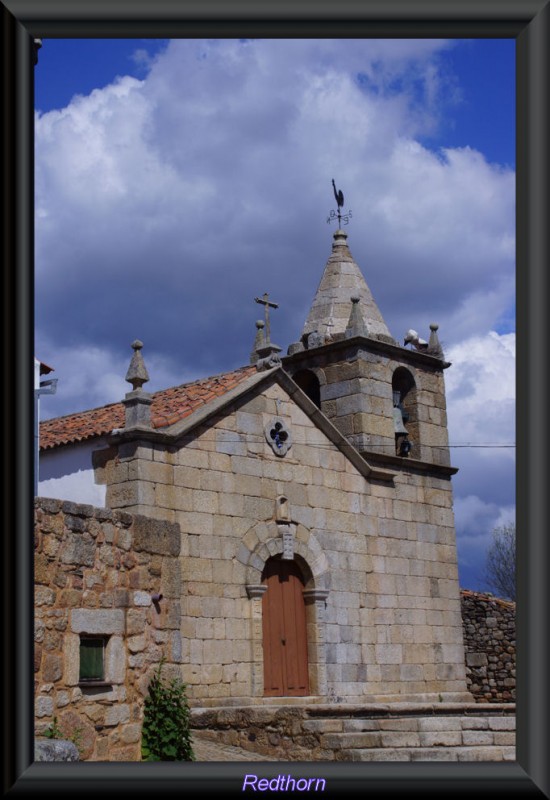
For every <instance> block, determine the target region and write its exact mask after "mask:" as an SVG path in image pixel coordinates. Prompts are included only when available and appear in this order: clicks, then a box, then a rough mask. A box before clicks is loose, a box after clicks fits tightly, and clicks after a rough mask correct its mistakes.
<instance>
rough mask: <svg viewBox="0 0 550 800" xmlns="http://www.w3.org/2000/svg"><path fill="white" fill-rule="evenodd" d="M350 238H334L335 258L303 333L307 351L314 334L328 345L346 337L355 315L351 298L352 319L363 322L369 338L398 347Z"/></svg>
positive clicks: (338, 235) (337, 235) (340, 235)
mask: <svg viewBox="0 0 550 800" xmlns="http://www.w3.org/2000/svg"><path fill="white" fill-rule="evenodd" d="M347 238H348V237H347V234H346V233H344V231H343V230H337V231H336V232H335V234H334V241H333V244H332V254H331V256H330V257H329V259H328V261H327V265H326V267H325V271H324V273H323V277H322V278H321V283H320V284H319V288H318V289H317V293H316V295H315V297H314V299H313V303H312V306H311V309H310V311H309V314H308V317H307V319H306V322H305V325H304V328H303V331H302V341H303V342H305V343H306V347H307V339H308V337H309V336H310V334H312V333H314V332H316V333H317V335H318V336H319V337H321V338H322V340H323V341H328V340H329V338H330V337H335V335H336V337H335V338H341V337H342V336H344V335H345V333H346V329H347V328H348V323H349V320H350V314H351V312H352V301H351V298H352V297H353V298H354V300H355V298H358V301H357V303H356V305H357V307H356V309H355V310H354V314H353V316H354V318H356V319H361V320H362V321H363V323H364V326H365V329H366V331H367V332H368V333H367V335H368V336H370V337H372V338H375V339H382V340H383V341H387V342H391V343H395V340H394V339H393V337H392V336H391V334H390V332H389V330H388V327H387V325H386V323H385V322H384V319H383V317H382V314H381V313H380V311H379V309H378V306H377V305H376V303H375V302H374V298H373V296H372V294H371V291H370V289H369V287H368V286H367V283H366V281H365V279H364V277H363V275H362V274H361V270H360V269H359V267H358V265H357V264H356V263H355V261H354V259H353V256H352V254H351V252H350V250H349V247H348V245H347ZM354 305H355V303H354Z"/></svg>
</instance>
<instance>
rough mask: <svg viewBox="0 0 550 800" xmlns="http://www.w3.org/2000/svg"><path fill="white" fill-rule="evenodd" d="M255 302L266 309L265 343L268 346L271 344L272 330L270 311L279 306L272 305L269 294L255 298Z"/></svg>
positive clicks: (276, 304)
mask: <svg viewBox="0 0 550 800" xmlns="http://www.w3.org/2000/svg"><path fill="white" fill-rule="evenodd" d="M254 302H255V303H261V305H263V306H264V308H265V341H266V344H268V343H269V342H271V330H270V328H269V309H270V308H279V304H278V303H272V302H271V301H270V300H269V295H268V294H267V292H265V293H264V296H263V297H255V298H254Z"/></svg>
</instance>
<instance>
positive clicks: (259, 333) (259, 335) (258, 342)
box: [250, 319, 265, 364]
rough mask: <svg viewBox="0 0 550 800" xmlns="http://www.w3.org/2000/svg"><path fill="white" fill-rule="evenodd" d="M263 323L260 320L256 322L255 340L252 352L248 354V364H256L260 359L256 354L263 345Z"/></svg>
mask: <svg viewBox="0 0 550 800" xmlns="http://www.w3.org/2000/svg"><path fill="white" fill-rule="evenodd" d="M264 328H265V322H264V321H263V320H261V319H259V320H257V321H256V338H255V339H254V347H253V348H252V352H251V353H250V363H251V364H256V363H257V362H258V359H259V358H260V356H259V354H258V350H261V348H262V347H263V346H264V345H265V332H264Z"/></svg>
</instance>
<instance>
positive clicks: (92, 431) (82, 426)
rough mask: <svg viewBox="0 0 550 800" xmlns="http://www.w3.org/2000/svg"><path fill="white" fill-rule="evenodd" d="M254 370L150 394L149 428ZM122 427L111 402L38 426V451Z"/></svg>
mask: <svg viewBox="0 0 550 800" xmlns="http://www.w3.org/2000/svg"><path fill="white" fill-rule="evenodd" d="M255 372H256V367H254V366H247V367H241V368H240V369H236V370H235V371H234V372H225V373H223V374H221V375H214V376H212V377H210V378H201V379H200V380H198V381H194V382H193V383H184V384H182V385H181V386H173V387H171V388H170V389H163V390H162V391H160V392H154V393H153V394H152V398H153V404H152V406H151V418H152V424H153V428H164V427H166V426H167V425H173V424H174V423H175V422H178V421H179V420H180V419H183V418H184V417H187V416H189V414H192V413H193V411H195V410H196V409H197V408H199V407H200V406H204V405H206V404H207V403H209V402H210V401H211V400H214V399H216V398H218V397H223V395H224V394H227V392H229V391H230V390H231V389H234V388H235V387H236V386H238V385H239V384H240V383H242V382H243V381H244V380H246V378H249V377H250V376H251V375H254V374H255ZM123 427H124V406H123V404H122V403H111V404H110V405H108V406H101V408H92V409H90V410H89V411H79V412H78V413H76V414H68V415H67V416H65V417H56V418H55V419H48V420H45V421H44V422H41V423H40V449H41V450H48V449H50V448H52V447H59V446H60V445H64V444H72V443H74V442H83V441H86V440H87V439H92V438H93V437H94V436H104V435H105V434H108V433H110V432H111V431H112V430H114V429H115V428H123Z"/></svg>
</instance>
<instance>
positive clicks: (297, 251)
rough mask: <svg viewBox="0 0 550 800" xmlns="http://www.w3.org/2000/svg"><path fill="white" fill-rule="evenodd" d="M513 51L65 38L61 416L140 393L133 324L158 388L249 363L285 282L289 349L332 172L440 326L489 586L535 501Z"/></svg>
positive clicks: (53, 357) (45, 320)
mask: <svg viewBox="0 0 550 800" xmlns="http://www.w3.org/2000/svg"><path fill="white" fill-rule="evenodd" d="M514 48H515V43H514V41H513V40H499V39H495V40H490V39H484V40H445V41H442V40H441V41H440V40H392V41H385V40H340V41H338V40H335V41H332V40H263V41H262V40H254V41H247V42H239V41H231V40H227V41H225V40H221V41H201V40H188V41H186V40H178V41H168V40H163V41H151V40H135V41H134V40H116V39H109V40H85V39H83V40H80V39H79V40H48V39H46V40H44V42H43V47H42V49H41V50H40V53H39V63H38V66H37V68H36V73H35V76H36V90H35V98H36V109H37V115H36V354H37V356H38V357H39V358H40V359H41V360H43V361H45V362H46V363H48V364H51V365H52V366H53V367H55V370H56V371H55V375H56V377H58V378H59V385H58V392H57V394H56V395H55V396H53V397H47V398H45V399H44V401H43V403H42V410H41V413H42V416H43V417H49V416H58V415H61V414H65V413H70V412H71V411H75V410H79V409H83V408H89V407H93V406H97V405H102V404H105V403H109V402H114V401H117V400H119V399H120V398H121V397H122V396H123V394H124V392H125V391H126V389H127V385H126V384H125V383H124V374H125V372H126V368H127V364H128V362H129V358H130V354H131V351H130V348H129V344H130V342H131V341H132V340H133V339H135V338H140V339H142V340H143V341H144V343H145V347H144V350H143V354H144V357H145V360H146V363H147V365H148V368H149V373H150V375H151V382H150V384H149V385H148V388H150V390H151V391H155V390H156V389H161V388H165V387H166V386H170V385H175V384H178V383H182V382H185V381H189V380H194V379H196V378H198V377H202V376H205V375H209V374H215V373H218V372H223V371H226V370H229V369H233V368H235V367H238V366H242V365H243V364H245V363H247V361H248V356H249V352H250V349H251V346H252V342H253V339H254V333H255V326H254V322H255V319H256V317H257V316H258V307H257V306H255V304H254V302H253V298H254V297H256V296H258V295H259V294H262V293H263V292H265V291H268V292H269V293H270V295H271V296H272V297H273V298H274V299H275V300H276V301H278V302H279V304H280V307H279V309H278V310H277V311H276V312H274V314H273V319H272V334H273V338H274V340H275V341H277V342H278V343H279V344H280V345H281V346H282V347H283V350H284V351H286V348H287V346H288V345H289V344H290V343H291V342H293V341H296V340H297V338H298V337H299V334H300V332H301V329H302V326H303V322H304V319H305V316H306V314H307V310H308V308H309V305H310V303H311V301H312V298H313V296H314V294H315V290H316V288H317V285H318V282H319V280H320V277H321V274H322V271H323V268H324V264H325V263H326V260H327V258H328V256H329V254H330V244H331V234H332V231H331V230H330V228H329V226H327V225H326V222H325V220H326V217H327V214H328V212H329V211H330V209H331V208H332V205H333V196H332V186H331V183H330V181H331V179H332V178H335V179H336V182H337V184H338V186H339V187H341V188H342V189H343V191H344V194H345V197H346V206H347V207H350V208H352V209H353V219H352V222H351V223H350V225H349V229H348V231H347V232H348V235H349V244H350V248H351V251H352V253H353V255H354V257H355V260H356V261H357V262H358V264H359V266H360V267H361V269H362V271H363V274H364V275H365V278H366V280H367V283H368V284H369V286H370V288H371V290H372V292H373V295H374V297H375V299H376V301H377V303H378V306H379V308H380V310H381V312H382V314H383V316H384V318H385V320H386V322H387V324H388V327H389V329H390V331H391V332H392V334H393V335H394V336H395V338H397V339H401V338H402V336H403V334H404V332H405V331H406V330H408V329H409V328H411V327H413V328H415V329H416V330H418V331H419V332H420V335H421V336H423V337H424V338H427V337H428V335H429V323H430V322H432V321H437V322H438V323H439V325H440V338H441V340H442V341H443V343H444V345H445V349H446V355H447V358H448V359H449V360H450V361H452V364H453V366H452V367H451V368H450V369H449V370H447V372H446V376H445V377H446V385H447V404H448V415H449V432H450V439H451V443H452V445H453V449H452V450H451V458H452V463H453V464H454V465H455V466H458V467H459V468H460V471H459V473H458V475H457V476H456V477H455V478H454V479H453V485H454V495H455V516H456V522H457V532H458V552H459V570H460V580H461V585H463V586H465V587H467V588H473V589H482V588H484V583H483V579H482V572H483V570H482V565H483V561H484V555H485V550H486V547H487V544H488V541H489V539H490V533H491V530H492V528H493V527H495V526H496V525H501V524H504V523H506V522H509V521H511V520H513V515H514V510H515V496H514V481H515V464H514V450H513V447H511V446H510V445H513V443H514V442H515V433H514V408H515V380H514V364H515V355H514V351H515V320H514V308H515V294H514V286H515V258H514V247H515V245H514V219H515V217H514V215H515V197H514V191H515V174H514V169H515V140H514V133H515V96H514V91H515V78H514V72H515V64H514V57H515V53H514ZM472 445H476V447H472ZM479 445H491V446H490V447H480V446H479ZM495 445H499V447H495ZM500 445H507V446H506V447H501V446H500Z"/></svg>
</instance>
